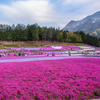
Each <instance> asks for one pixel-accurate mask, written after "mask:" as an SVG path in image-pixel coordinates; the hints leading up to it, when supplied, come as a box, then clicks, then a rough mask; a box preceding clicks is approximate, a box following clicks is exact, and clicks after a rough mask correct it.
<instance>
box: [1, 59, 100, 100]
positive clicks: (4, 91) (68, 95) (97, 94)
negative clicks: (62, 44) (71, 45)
mask: <svg viewBox="0 0 100 100" xmlns="http://www.w3.org/2000/svg"><path fill="white" fill-rule="evenodd" d="M93 98H100V58H71V59H70V58H69V59H62V60H53V61H29V62H12V63H0V99H1V100H86V99H93Z"/></svg>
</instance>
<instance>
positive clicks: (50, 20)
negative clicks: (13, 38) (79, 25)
mask: <svg viewBox="0 0 100 100" xmlns="http://www.w3.org/2000/svg"><path fill="white" fill-rule="evenodd" d="M99 4H100V0H0V24H9V25H12V24H15V25H16V24H18V23H20V24H25V25H27V24H34V23H37V24H38V25H39V26H41V27H42V26H47V27H51V26H52V27H56V28H57V27H60V29H62V28H63V27H64V26H65V25H66V24H67V23H68V22H69V21H71V20H81V19H83V18H84V17H86V16H88V15H91V14H93V13H95V12H97V11H100V6H99Z"/></svg>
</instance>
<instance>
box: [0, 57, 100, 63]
mask: <svg viewBox="0 0 100 100" xmlns="http://www.w3.org/2000/svg"><path fill="white" fill-rule="evenodd" d="M3 58H4V57H3ZM65 58H100V57H93V56H43V57H41V56H38V57H34V56H33V57H15V58H14V57H12V58H10V59H2V58H1V59H0V62H26V61H41V60H57V59H65Z"/></svg>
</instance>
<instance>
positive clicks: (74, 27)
mask: <svg viewBox="0 0 100 100" xmlns="http://www.w3.org/2000/svg"><path fill="white" fill-rule="evenodd" d="M62 30H63V31H65V30H68V31H73V32H74V31H84V32H85V33H86V34H87V33H88V34H91V35H93V36H97V37H100V11H98V12H96V13H94V14H93V15H90V16H87V17H86V18H84V19H82V20H78V21H74V20H71V21H70V22H69V23H68V24H67V25H66V26H65V27H64V28H63V29H62Z"/></svg>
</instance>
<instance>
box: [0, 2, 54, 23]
mask: <svg viewBox="0 0 100 100" xmlns="http://www.w3.org/2000/svg"><path fill="white" fill-rule="evenodd" d="M0 9H1V12H2V13H3V14H4V15H5V16H7V17H8V18H9V19H12V20H14V21H15V22H24V23H25V22H26V23H38V22H39V23H43V22H53V21H54V19H53V18H54V12H53V5H52V4H51V3H50V2H49V1H48V0H26V1H13V2H12V3H11V5H2V4H1V5H0Z"/></svg>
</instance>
